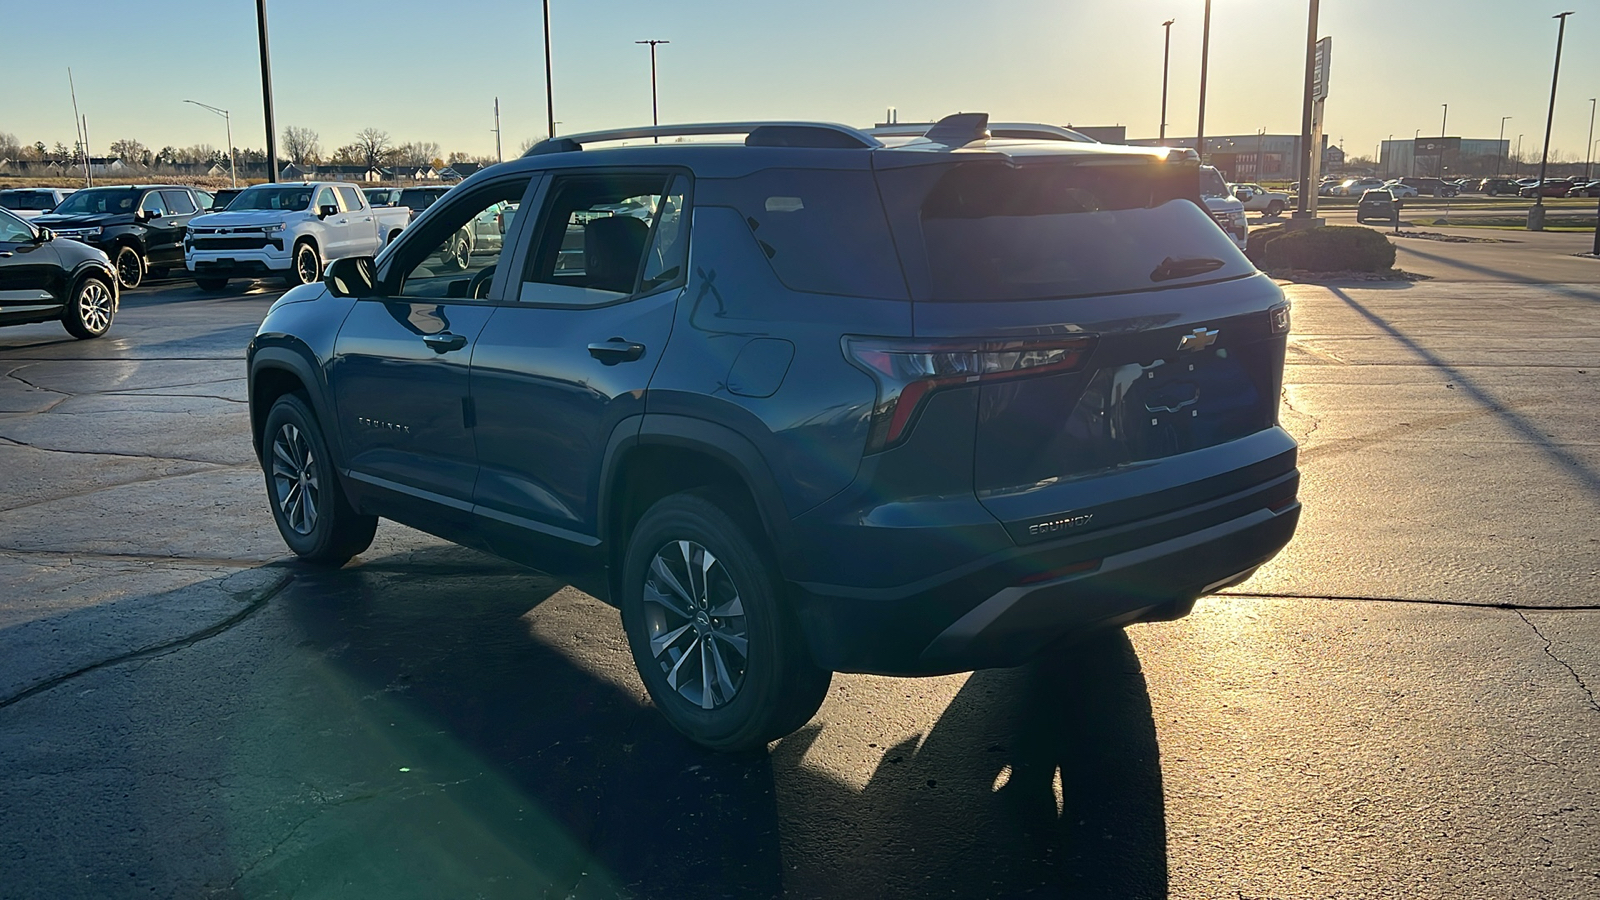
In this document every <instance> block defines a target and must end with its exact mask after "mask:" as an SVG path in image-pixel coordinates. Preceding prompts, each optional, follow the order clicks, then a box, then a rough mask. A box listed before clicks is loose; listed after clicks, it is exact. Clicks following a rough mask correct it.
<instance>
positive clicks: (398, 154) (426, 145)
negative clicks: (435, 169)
mask: <svg viewBox="0 0 1600 900" xmlns="http://www.w3.org/2000/svg"><path fill="white" fill-rule="evenodd" d="M392 158H393V159H394V161H395V162H398V163H401V164H403V165H408V166H426V165H430V164H432V162H433V161H434V160H435V159H438V158H439V145H438V144H436V143H430V142H426V141H413V142H411V143H407V144H401V145H400V146H399V147H397V148H395V151H394V153H393V155H392Z"/></svg>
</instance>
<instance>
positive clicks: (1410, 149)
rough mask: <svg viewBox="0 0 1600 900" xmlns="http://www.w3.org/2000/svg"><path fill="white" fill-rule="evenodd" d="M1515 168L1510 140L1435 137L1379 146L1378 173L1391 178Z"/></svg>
mask: <svg viewBox="0 0 1600 900" xmlns="http://www.w3.org/2000/svg"><path fill="white" fill-rule="evenodd" d="M1515 169H1516V164H1515V161H1514V160H1512V159H1511V142H1510V141H1500V140H1493V139H1481V138H1461V137H1431V138H1416V139H1414V140H1409V141H1384V142H1383V143H1381V144H1379V145H1378V172H1379V174H1382V175H1386V176H1388V177H1391V178H1400V177H1404V176H1410V175H1417V176H1433V177H1436V178H1441V177H1442V178H1449V177H1453V176H1457V175H1461V176H1466V175H1494V174H1497V173H1500V172H1513V171H1514V170H1515Z"/></svg>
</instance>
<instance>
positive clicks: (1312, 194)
mask: <svg viewBox="0 0 1600 900" xmlns="http://www.w3.org/2000/svg"><path fill="white" fill-rule="evenodd" d="M1319 9H1320V6H1319V5H1318V2H1317V0H1311V7H1310V10H1309V11H1308V13H1307V16H1306V18H1307V22H1306V82H1305V96H1304V98H1303V99H1302V101H1301V105H1300V154H1299V156H1300V158H1299V159H1298V160H1297V161H1296V162H1297V163H1298V164H1299V165H1298V168H1299V169H1300V171H1299V173H1298V174H1299V176H1300V202H1299V203H1298V204H1297V205H1298V207H1299V208H1298V209H1296V210H1295V213H1294V215H1293V216H1292V217H1291V220H1293V219H1299V220H1301V227H1312V226H1315V225H1317V224H1318V222H1317V201H1316V196H1317V194H1316V190H1317V186H1316V185H1315V184H1313V183H1312V177H1313V176H1312V174H1311V173H1312V170H1313V169H1315V168H1316V163H1317V162H1320V159H1319V158H1318V157H1317V154H1319V153H1321V152H1322V148H1321V147H1314V146H1312V121H1311V119H1312V115H1311V113H1312V106H1313V104H1316V103H1319V102H1320V101H1318V100H1317V99H1316V93H1317V88H1316V81H1317V11H1318V10H1319ZM1323 88H1324V90H1326V88H1327V85H1323ZM1319 121H1320V120H1319ZM1318 130H1320V128H1319V129H1318ZM1291 227H1293V226H1291Z"/></svg>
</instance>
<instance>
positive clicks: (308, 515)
mask: <svg viewBox="0 0 1600 900" xmlns="http://www.w3.org/2000/svg"><path fill="white" fill-rule="evenodd" d="M262 435H263V437H262V448H261V449H262V470H263V471H264V473H265V475H266V479H267V500H268V503H269V504H270V505H271V506H272V518H273V520H274V521H276V522H277V524H278V533H279V534H281V535H282V536H283V542H284V543H285V544H287V545H289V549H290V550H293V551H294V552H295V554H296V555H297V556H299V557H300V558H301V559H303V560H305V561H306V562H310V563H316V564H318V565H325V566H342V565H344V564H345V563H346V562H347V561H349V559H350V557H352V556H355V555H356V554H357V553H360V552H361V551H363V550H365V549H367V548H368V547H370V546H372V537H373V535H374V534H375V533H376V532H377V528H378V517H377V516H364V515H361V514H360V513H358V512H356V510H355V508H354V507H352V506H351V505H350V501H349V500H347V499H345V496H344V490H343V488H341V487H340V485H339V475H338V473H337V472H336V471H335V470H334V467H333V459H332V457H331V456H329V454H328V442H327V440H326V439H324V438H323V436H322V426H321V425H319V424H318V422H317V417H316V414H315V413H313V412H312V411H311V408H310V407H309V406H307V405H306V402H305V401H304V400H303V399H301V398H300V397H299V396H297V395H295V394H285V395H283V396H282V397H279V398H278V400H277V402H276V403H273V404H272V410H271V411H270V412H268V413H267V422H266V427H265V429H264V430H263V432H262Z"/></svg>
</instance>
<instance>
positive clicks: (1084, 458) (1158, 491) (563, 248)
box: [249, 115, 1300, 750]
mask: <svg viewBox="0 0 1600 900" xmlns="http://www.w3.org/2000/svg"><path fill="white" fill-rule="evenodd" d="M986 124H987V120H986V117H984V116H982V115H961V116H952V117H950V118H948V119H946V120H944V121H942V122H940V123H938V124H937V125H936V126H934V127H933V128H931V129H929V130H928V131H927V132H926V133H925V134H920V135H919V134H913V135H901V136H884V137H883V138H882V139H881V140H880V139H879V138H878V137H874V136H873V135H870V134H867V133H865V132H862V131H859V130H856V129H852V128H847V127H844V126H838V125H826V124H815V123H797V122H766V123H742V124H719V125H702V126H682V127H660V128H644V129H635V130H631V131H617V132H602V133H596V134H589V135H576V136H570V137H558V138H555V139H553V140H548V141H545V142H544V143H542V144H539V145H537V146H535V147H534V148H533V149H531V150H530V151H528V153H527V155H526V156H524V157H523V158H522V159H520V160H516V161H512V162H508V163H505V164H502V165H498V166H494V167H492V168H489V169H485V170H484V171H482V172H479V173H477V174H476V175H474V176H472V177H471V178H469V179H467V180H466V181H465V182H463V183H462V184H461V185H459V186H458V187H456V188H454V189H453V190H451V191H450V193H449V194H448V195H447V196H445V197H444V198H443V199H441V200H440V201H439V202H437V203H435V204H433V205H432V206H431V207H430V208H429V209H428V210H427V211H426V212H425V213H423V214H422V215H420V216H419V217H418V218H417V220H416V221H415V222H414V223H413V224H412V225H411V227H410V228H408V229H407V230H406V231H405V233H404V235H403V236H402V237H401V238H400V239H399V240H397V241H396V242H395V243H393V244H392V245H391V246H389V247H388V248H387V249H385V250H384V251H383V252H382V254H380V255H379V256H378V257H377V258H376V259H368V258H354V257H352V258H347V259H340V260H338V261H336V262H334V263H333V264H331V265H330V266H329V267H328V269H327V271H326V273H325V278H324V281H323V283H320V284H312V285H305V286H302V287H298V288H295V289H294V290H291V291H290V292H289V293H287V294H285V295H284V296H283V297H282V298H281V299H280V300H278V302H277V303H276V304H274V306H273V307H272V310H271V312H270V313H269V314H268V315H267V317H266V320H265V321H264V322H263V323H262V325H261V328H260V331H259V333H258V334H257V335H256V337H255V339H254V340H252V341H251V343H250V348H249V378H250V413H251V422H252V429H253V434H254V439H255V444H256V450H257V453H258V455H259V457H260V459H261V461H262V465H263V469H264V470H265V475H266V486H267V492H268V496H269V501H270V503H271V507H272V513H273V516H274V517H275V518H276V520H277V523H278V527H279V529H280V531H281V532H282V533H283V537H284V540H285V541H286V542H287V543H288V545H289V547H290V548H292V549H293V551H294V552H295V553H297V554H299V555H300V556H301V557H303V558H304V559H306V560H308V561H310V562H315V563H322V564H327V565H339V564H342V563H344V562H345V561H346V560H348V559H349V558H350V557H352V556H353V555H355V554H358V553H360V552H362V551H363V550H365V549H366V548H367V547H368V546H369V544H370V543H371V541H372V537H373V531H374V528H375V527H376V525H377V520H378V518H379V517H380V516H381V517H384V518H389V519H392V520H395V521H398V522H403V523H405V524H407V525H411V526H414V527H416V528H420V529H422V530H424V531H428V532H431V533H433V534H436V535H439V536H442V537H445V538H448V539H450V540H452V541H456V542H459V543H461V544H464V545H468V546H472V547H476V548H480V549H483V550H486V551H489V552H491V553H494V554H498V555H500V556H503V557H506V558H509V559H512V560H516V561H519V562H522V563H526V564H528V565H530V566H534V567H537V568H539V569H542V570H545V571H549V572H554V573H572V576H573V577H574V578H578V577H579V576H582V575H587V576H588V577H589V578H591V579H593V582H594V586H593V587H592V588H591V589H592V590H593V591H594V592H595V593H599V594H601V595H603V596H605V597H607V598H608V599H609V600H610V601H611V602H612V603H614V604H615V605H617V606H618V607H619V608H620V610H621V613H622V622H623V625H624V627H625V629H626V631H627V635H628V640H629V642H630V644H631V646H632V650H633V654H634V658H635V660H636V661H637V663H638V667H639V671H640V674H641V675H642V676H643V679H644V683H645V684H646V686H647V687H648V688H649V690H650V694H651V696H652V697H653V698H654V700H655V703H656V704H657V705H658V706H659V708H660V709H661V711H662V713H663V714H664V715H665V716H666V717H667V718H668V719H669V720H670V721H671V723H672V724H673V725H674V726H675V727H677V728H678V729H679V730H680V731H682V732H683V733H684V734H686V735H687V736H688V737H690V738H691V739H693V740H695V741H697V742H699V743H701V744H703V745H705V746H708V747H712V748H717V749H725V750H732V749H741V748H750V747H759V746H761V745H763V744H765V743H766V742H768V741H770V740H773V739H776V738H779V737H782V736H783V735H786V734H788V733H790V732H791V731H793V730H794V729H796V728H798V727H799V726H800V725H802V724H803V723H804V722H805V721H806V720H807V719H809V718H810V717H811V715H812V714H813V713H815V711H816V710H817V708H818V706H819V705H820V704H821V702H822V700H823V697H824V695H825V694H826V692H827V689H828V684H829V680H830V678H831V677H832V673H833V672H835V671H843V672H869V673H882V674H895V675H915V674H935V673H947V672H956V671H964V670H969V669H973V668H980V667H989V666H1008V665H1016V664H1018V663H1021V662H1024V661H1026V660H1027V659H1029V658H1030V657H1032V656H1034V655H1036V654H1038V653H1039V652H1040V651H1042V650H1044V649H1046V648H1047V647H1050V646H1052V645H1055V644H1058V643H1060V642H1062V641H1067V640H1070V639H1072V638H1074V637H1076V636H1079V635H1081V634H1083V633H1084V632H1086V631H1088V630H1091V629H1096V628H1106V627H1119V626H1121V625H1124V624H1127V623H1131V622H1139V621H1152V620H1162V619H1171V618H1176V617H1179V616H1182V615H1185V614H1187V613H1188V612H1189V611H1190V609H1191V608H1192V607H1193V605H1194V602H1195V599H1196V598H1198V597H1200V596H1203V595H1205V594H1207V593H1210V592H1214V591H1216V590H1219V589H1221V588H1223V587H1226V586H1229V585H1233V584H1236V583H1238V582H1240V581H1243V580H1244V579H1246V578H1248V577H1249V576H1250V575H1251V573H1252V572H1254V571H1255V569H1256V568H1257V567H1258V566H1260V565H1261V564H1262V563H1265V562H1266V561H1267V560H1269V559H1271V558H1272V557H1273V555H1274V554H1276V553H1277V552H1278V551H1279V550H1280V549H1281V548H1282V547H1283V546H1284V545H1285V544H1286V543H1287V542H1288V541H1289V539H1290V537H1291V535H1292V534H1293V533H1294V529H1295V525H1296V522H1297V521H1298V518H1299V512H1300V506H1299V503H1298V501H1297V499H1296V492H1297V488H1298V483H1299V474H1298V471H1297V469H1296V463H1295V458H1296V446H1295V442H1294V440H1293V439H1292V438H1291V437H1290V436H1289V435H1288V434H1287V433H1286V432H1285V431H1284V430H1283V429H1282V428H1281V427H1279V425H1278V414H1277V410H1278V397H1279V394H1280V391H1281V385H1282V373H1283V363H1284V352H1285V346H1286V342H1287V334H1288V331H1289V307H1288V305H1287V304H1286V303H1285V302H1284V298H1283V294H1282V292H1281V291H1280V290H1279V289H1278V287H1277V286H1276V285H1275V284H1274V283H1273V282H1272V281H1271V280H1270V279H1268V278H1267V277H1265V276H1263V275H1262V274H1260V273H1259V272H1257V271H1256V270H1255V268H1254V267H1252V266H1251V264H1250V263H1249V262H1248V261H1247V260H1246V259H1245V258H1244V256H1243V255H1242V254H1241V253H1240V252H1239V251H1238V249H1237V248H1236V247H1234V245H1233V243H1232V242H1231V241H1229V240H1228V237H1227V236H1226V235H1225V234H1223V233H1222V232H1221V231H1219V230H1218V229H1217V228H1216V226H1215V225H1213V224H1212V223H1211V221H1210V219H1209V218H1208V217H1207V214H1206V211H1205V208H1204V206H1202V205H1201V201H1200V198H1199V196H1198V193H1197V189H1196V185H1197V184H1198V183H1199V179H1198V173H1197V165H1198V163H1197V160H1196V159H1195V157H1194V154H1193V152H1192V151H1188V150H1168V149H1161V148H1136V147H1120V146H1111V145H1104V144H1088V143H1076V142H1070V141H1051V140H1028V139H1014V138H1000V137H994V136H991V135H990V134H989V133H988V131H987V129H986ZM680 137H681V138H685V139H686V140H683V141H679V140H676V139H677V138H680ZM654 139H664V140H663V141H662V142H661V143H659V144H657V143H650V141H652V140H654ZM630 142H631V143H630ZM490 211H492V212H490ZM479 220H482V221H484V222H491V225H485V226H483V227H492V228H494V229H495V230H496V231H497V233H498V236H499V237H500V238H501V239H500V240H498V241H494V242H490V243H486V244H485V245H484V247H483V248H481V249H482V250H483V251H484V252H475V253H473V254H470V255H468V256H465V257H463V256H462V255H461V254H459V253H456V252H454V251H453V243H452V242H453V240H454V239H455V236H456V235H457V234H458V232H460V230H461V229H462V228H463V227H465V226H467V225H468V224H469V223H473V222H475V221H479ZM501 263H504V264H505V265H503V266H502V265H500V264H501ZM596 576H598V577H596Z"/></svg>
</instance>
